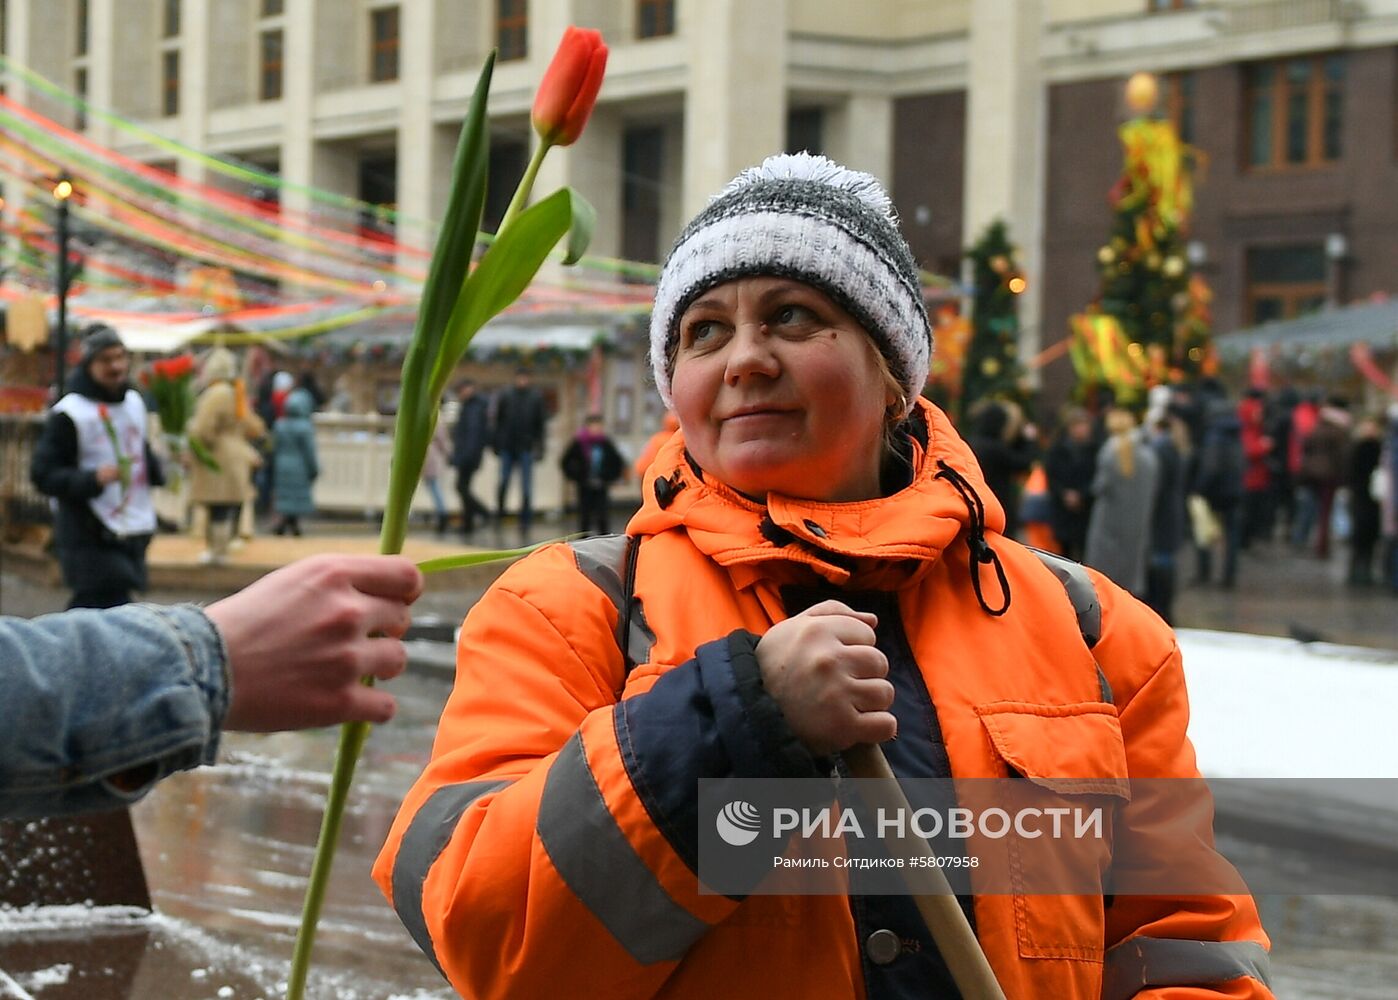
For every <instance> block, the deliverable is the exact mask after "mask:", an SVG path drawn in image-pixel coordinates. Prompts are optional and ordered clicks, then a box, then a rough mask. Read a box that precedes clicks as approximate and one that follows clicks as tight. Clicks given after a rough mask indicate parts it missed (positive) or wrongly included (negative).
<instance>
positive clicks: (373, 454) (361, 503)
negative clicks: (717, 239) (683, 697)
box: [0, 413, 636, 526]
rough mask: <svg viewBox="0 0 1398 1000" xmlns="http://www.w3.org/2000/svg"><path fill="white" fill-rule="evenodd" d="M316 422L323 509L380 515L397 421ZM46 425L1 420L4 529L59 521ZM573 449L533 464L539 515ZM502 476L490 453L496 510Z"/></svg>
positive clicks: (329, 417)
mask: <svg viewBox="0 0 1398 1000" xmlns="http://www.w3.org/2000/svg"><path fill="white" fill-rule="evenodd" d="M314 420H315V428H316V451H317V457H318V460H319V464H320V476H319V478H317V479H316V482H315V487H314V490H313V493H312V495H313V498H314V500H315V505H316V510H317V511H320V512H324V513H327V514H362V515H363V516H364V517H366V518H372V517H375V516H377V515H378V513H379V512H380V511H381V510H383V505H384V500H385V499H386V498H387V496H388V470H389V465H390V462H391V460H392V457H393V418H392V417H382V416H377V415H372V414H371V415H363V416H360V415H348V414H338V413H317V414H316V415H315V418H314ZM43 421H44V418H43V416H41V415H28V414H26V415H18V414H0V473H2V474H3V477H2V478H0V523H4V524H18V523H29V524H34V523H48V522H49V521H51V520H52V514H51V511H50V508H49V499H48V497H45V496H44V495H43V494H41V493H39V492H38V491H37V490H35V489H34V487H33V485H32V484H31V483H30V481H29V459H30V456H31V455H32V454H33V451H34V443H35V442H36V441H37V440H38V437H39V431H40V429H41V428H42V426H43ZM557 424H558V421H553V425H554V426H556V425H557ZM152 444H153V447H154V449H155V451H156V453H157V454H158V455H159V454H161V452H163V451H164V448H163V446H162V443H161V442H160V440H159V435H158V434H156V435H155V436H154V437H153V439H152ZM566 447H567V441H566V440H564V438H563V437H560V436H559V435H558V434H551V435H550V438H549V440H548V442H547V445H546V448H545V452H544V457H543V459H542V460H540V461H538V462H535V463H534V480H533V506H534V510H535V512H536V513H538V514H540V515H544V516H547V515H548V514H550V513H559V512H561V511H562V510H563V508H564V505H565V503H567V502H568V501H569V500H570V495H569V492H568V491H569V490H570V489H571V487H570V486H569V484H568V483H567V481H566V480H565V479H564V478H563V475H562V472H561V471H560V470H559V468H558V460H559V457H560V456H561V455H562V454H563V451H564V449H565V448H566ZM161 457H162V458H163V457H164V456H163V455H162V456H161ZM167 468H168V467H167ZM499 475H500V465H499V461H498V460H497V459H496V457H495V455H494V454H492V453H491V452H490V451H489V450H487V452H486V454H485V457H484V459H483V460H482V462H481V467H480V470H479V471H478V472H477V473H476V477H475V479H474V480H473V485H474V488H475V494H476V496H477V498H479V499H480V500H481V501H482V502H483V503H485V504H486V505H487V506H488V507H490V508H491V509H494V507H495V490H496V486H497V484H498V482H499ZM167 478H169V479H170V481H171V485H170V486H169V487H166V488H160V489H157V490H155V497H154V499H155V508H156V512H157V513H158V514H159V515H160V517H161V518H162V519H164V520H165V521H168V522H170V523H172V524H175V525H180V526H183V525H185V524H187V523H188V513H189V511H188V507H189V502H188V499H187V497H186V495H185V494H186V492H187V483H188V477H187V476H185V477H181V476H178V475H171V476H168V477H167ZM439 482H440V485H441V488H442V497H443V499H444V500H445V501H446V504H447V509H448V510H449V511H451V512H453V513H455V512H458V511H459V510H460V509H461V505H460V502H459V501H458V499H457V495H456V472H455V470H453V469H451V468H450V467H448V468H447V469H446V470H445V471H444V472H443V474H442V477H441V479H440V481H439ZM635 490H636V487H635V485H634V483H628V484H626V485H625V486H621V487H618V488H616V489H614V490H613V493H614V494H616V495H617V496H618V497H621V496H623V495H629V494H633V493H634V492H635ZM518 498H519V486H518V477H516V481H515V483H513V484H511V488H510V492H509V494H508V495H507V496H506V500H505V507H506V510H508V511H517V510H518V509H519V499H518ZM412 510H413V512H414V513H417V514H424V515H425V514H430V513H431V512H432V499H431V496H430V495H429V494H428V492H427V489H426V487H424V486H419V487H418V490H417V492H416V493H415V494H414V496H413V504H412Z"/></svg>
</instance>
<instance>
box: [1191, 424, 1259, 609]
mask: <svg viewBox="0 0 1398 1000" xmlns="http://www.w3.org/2000/svg"><path fill="white" fill-rule="evenodd" d="M1206 412H1207V413H1208V417H1207V422H1206V423H1205V425H1204V436H1203V440H1202V441H1201V442H1200V445H1199V449H1198V454H1197V461H1196V462H1195V466H1194V480H1193V483H1192V484H1191V486H1192V489H1191V492H1193V493H1197V494H1198V495H1199V496H1201V497H1203V498H1204V499H1205V500H1206V501H1207V502H1208V505H1209V509H1210V510H1211V511H1213V514H1214V517H1215V518H1217V520H1218V523H1219V527H1220V528H1221V529H1222V534H1223V586H1224V587H1228V588H1231V587H1233V586H1234V584H1236V582H1237V578H1238V548H1239V545H1240V543H1241V541H1242V501H1243V468H1244V465H1245V463H1246V459H1245V458H1244V455H1243V439H1242V430H1243V425H1242V421H1241V420H1239V419H1238V410H1237V407H1236V406H1234V405H1233V404H1232V403H1230V402H1228V400H1227V399H1222V398H1219V399H1213V400H1211V401H1210V402H1209V403H1208V410H1207V411H1206ZM1196 550H1197V553H1198V563H1197V567H1198V569H1197V572H1196V575H1195V580H1196V582H1197V583H1208V582H1209V580H1210V578H1211V577H1212V575H1213V553H1212V551H1211V549H1210V547H1209V546H1203V545H1200V546H1197V547H1196Z"/></svg>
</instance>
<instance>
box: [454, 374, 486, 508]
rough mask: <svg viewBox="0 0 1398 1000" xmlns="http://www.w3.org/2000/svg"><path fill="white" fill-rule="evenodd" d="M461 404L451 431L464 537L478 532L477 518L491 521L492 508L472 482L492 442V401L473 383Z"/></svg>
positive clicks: (463, 387) (460, 389)
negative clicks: (479, 496)
mask: <svg viewBox="0 0 1398 1000" xmlns="http://www.w3.org/2000/svg"><path fill="white" fill-rule="evenodd" d="M456 398H457V401H458V402H459V404H460V410H459V411H458V412H457V416H456V423H455V424H454V425H453V426H452V429H451V464H452V468H454V469H455V470H456V493H457V496H459V497H460V498H461V534H462V535H463V536H464V535H469V534H470V533H471V532H473V531H475V530H476V518H477V517H480V518H483V519H488V518H489V517H490V508H488V507H487V506H486V505H485V504H483V503H481V502H480V500H478V499H476V495H475V493H473V492H472V491H471V479H472V478H473V477H474V476H475V474H476V471H477V470H478V469H479V468H480V467H481V458H482V457H483V456H484V455H485V446H486V444H487V443H488V442H489V441H490V400H488V399H486V398H485V397H484V396H482V395H480V394H479V393H477V392H476V383H474V382H472V381H470V380H469V379H468V380H466V381H465V382H462V383H461V384H460V385H459V386H457V389H456Z"/></svg>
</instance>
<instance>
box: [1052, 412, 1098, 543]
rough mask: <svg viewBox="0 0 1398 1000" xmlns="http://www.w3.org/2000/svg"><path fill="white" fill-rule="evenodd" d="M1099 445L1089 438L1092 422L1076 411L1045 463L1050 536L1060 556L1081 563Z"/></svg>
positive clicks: (1068, 414) (1065, 418)
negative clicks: (1049, 503)
mask: <svg viewBox="0 0 1398 1000" xmlns="http://www.w3.org/2000/svg"><path fill="white" fill-rule="evenodd" d="M1100 447H1101V445H1100V443H1099V442H1097V441H1096V440H1094V438H1093V434H1092V418H1091V417H1090V416H1089V415H1088V412H1087V411H1086V410H1083V409H1079V408H1077V407H1073V408H1071V409H1070V410H1068V411H1067V412H1066V413H1065V414H1064V416H1063V425H1062V427H1061V428H1060V429H1059V431H1058V434H1057V436H1056V437H1055V438H1054V442H1053V445H1052V446H1051V447H1050V448H1049V451H1048V457H1047V458H1046V459H1045V460H1044V474H1045V475H1047V476H1048V487H1049V500H1050V502H1051V504H1052V511H1053V521H1052V524H1053V534H1054V537H1055V538H1056V539H1058V545H1059V548H1061V549H1062V550H1063V554H1064V555H1065V556H1067V557H1068V558H1069V559H1072V560H1074V561H1075V562H1081V561H1082V555H1083V549H1084V548H1085V547H1086V545H1087V524H1088V519H1089V517H1090V516H1091V514H1092V479H1093V477H1094V476H1095V475H1096V474H1097V450H1098V449H1099V448H1100Z"/></svg>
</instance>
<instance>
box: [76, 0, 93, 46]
mask: <svg viewBox="0 0 1398 1000" xmlns="http://www.w3.org/2000/svg"><path fill="white" fill-rule="evenodd" d="M88 7H89V4H88V2H87V0H78V23H77V31H76V34H75V36H74V38H73V54H74V55H79V56H85V55H87V22H88V20H89V18H88V13H89V12H88Z"/></svg>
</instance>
